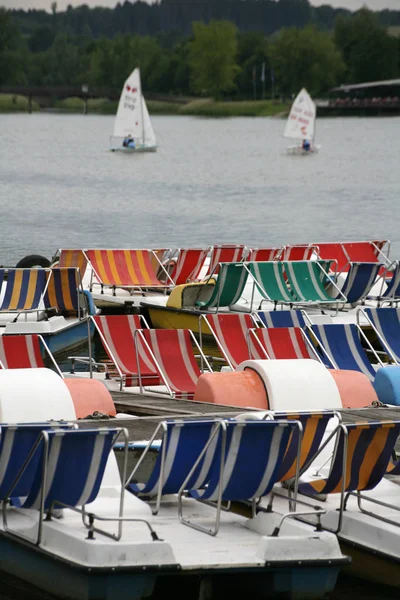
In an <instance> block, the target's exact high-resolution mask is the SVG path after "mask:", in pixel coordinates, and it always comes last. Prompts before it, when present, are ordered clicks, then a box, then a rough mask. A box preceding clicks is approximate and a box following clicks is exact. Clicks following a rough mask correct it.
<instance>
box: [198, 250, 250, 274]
mask: <svg viewBox="0 0 400 600" xmlns="http://www.w3.org/2000/svg"><path fill="white" fill-rule="evenodd" d="M245 251H246V246H243V245H242V244H234V245H230V244H220V245H217V246H211V256H210V264H209V267H208V270H207V273H206V276H209V275H216V274H217V273H218V271H219V266H220V263H237V262H240V261H241V260H242V258H243V255H244V253H245Z"/></svg>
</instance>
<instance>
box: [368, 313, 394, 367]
mask: <svg viewBox="0 0 400 600" xmlns="http://www.w3.org/2000/svg"><path fill="white" fill-rule="evenodd" d="M364 312H365V314H366V315H367V317H368V319H369V320H370V321H371V323H372V325H373V326H374V327H375V329H376V330H377V332H378V334H379V336H380V339H381V340H382V343H383V345H384V348H385V350H388V351H391V352H392V353H393V354H394V355H395V357H396V358H397V359H398V360H399V359H400V309H399V308H364Z"/></svg>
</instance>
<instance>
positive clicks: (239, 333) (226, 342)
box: [200, 313, 256, 370]
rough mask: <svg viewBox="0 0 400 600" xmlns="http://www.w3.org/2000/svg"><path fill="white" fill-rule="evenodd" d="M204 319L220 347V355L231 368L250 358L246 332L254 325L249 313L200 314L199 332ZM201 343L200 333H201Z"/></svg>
mask: <svg viewBox="0 0 400 600" xmlns="http://www.w3.org/2000/svg"><path fill="white" fill-rule="evenodd" d="M203 320H204V321H205V322H206V324H207V326H208V328H209V329H210V331H211V333H212V335H213V336H214V339H215V341H216V343H217V346H218V348H219V349H220V351H221V353H222V356H223V357H224V359H225V360H226V362H227V364H228V365H229V366H230V367H231V369H232V370H235V369H236V367H237V366H238V365H239V364H240V363H241V362H244V361H245V360H248V359H249V358H250V355H249V348H248V332H249V330H250V329H251V328H253V327H255V325H256V324H255V322H254V320H253V318H252V316H251V315H249V314H246V313H242V314H233V313H228V314H224V313H218V314H216V315H201V317H200V332H201V333H202V331H201V330H202V321H203ZM200 340H201V342H200V343H201V345H202V335H201V338H200Z"/></svg>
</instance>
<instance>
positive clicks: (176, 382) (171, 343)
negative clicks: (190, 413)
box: [135, 329, 212, 398]
mask: <svg viewBox="0 0 400 600" xmlns="http://www.w3.org/2000/svg"><path fill="white" fill-rule="evenodd" d="M135 339H136V348H137V353H138V354H142V353H145V354H146V356H150V357H151V360H152V364H153V365H154V366H155V368H156V371H157V374H158V375H159V377H160V380H161V381H162V382H163V383H164V385H165V386H166V388H167V393H168V394H169V395H170V396H171V397H175V398H193V397H194V393H195V391H196V385H197V381H198V379H199V377H200V375H201V374H202V370H201V369H200V367H199V365H198V364H197V362H196V359H195V356H194V353H193V349H192V343H193V345H194V346H195V348H196V349H197V351H198V352H199V355H200V359H201V364H202V365H206V366H207V368H208V369H209V370H210V371H211V372H212V369H211V367H210V364H209V363H208V361H207V359H206V357H205V356H204V354H203V352H202V350H201V348H200V346H199V344H198V342H197V340H196V338H195V337H194V335H193V333H192V332H191V331H190V329H142V330H139V329H137V330H136V332H135ZM141 366H142V363H139V373H138V378H139V386H140V393H142V394H143V393H144V392H145V391H150V392H153V393H154V390H151V389H149V388H148V387H146V385H151V384H150V383H148V382H146V380H145V379H144V378H143V377H142V371H141Z"/></svg>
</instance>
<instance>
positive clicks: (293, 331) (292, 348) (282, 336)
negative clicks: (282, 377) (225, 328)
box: [250, 327, 315, 359]
mask: <svg viewBox="0 0 400 600" xmlns="http://www.w3.org/2000/svg"><path fill="white" fill-rule="evenodd" d="M250 335H251V340H252V344H251V349H252V353H253V348H255V350H256V352H255V353H254V355H253V357H254V358H258V356H257V348H258V349H259V348H260V346H261V347H262V348H263V349H264V350H265V353H266V356H267V358H271V359H290V358H315V356H314V355H313V354H312V353H311V352H310V350H309V348H308V346H307V343H306V341H305V339H304V336H303V333H302V330H301V329H300V328H298V327H269V328H268V327H259V328H258V329H252V330H251V334H250ZM254 338H256V340H258V344H257V342H255V341H254ZM259 358H265V356H264V357H263V356H259Z"/></svg>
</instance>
